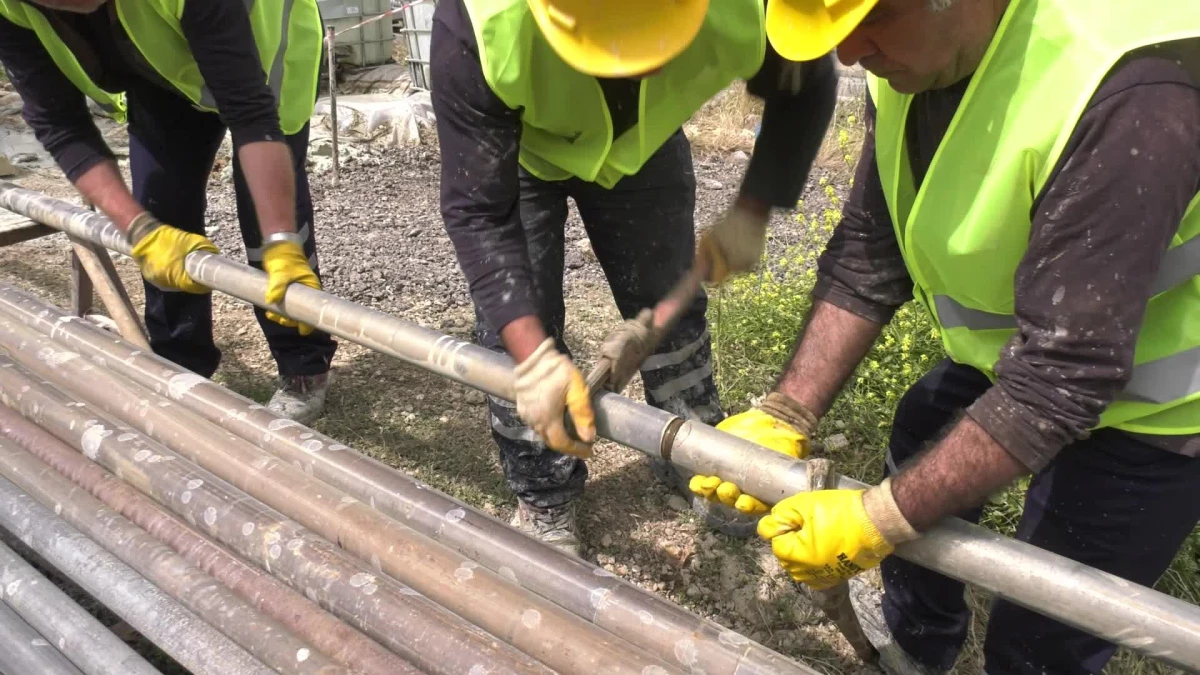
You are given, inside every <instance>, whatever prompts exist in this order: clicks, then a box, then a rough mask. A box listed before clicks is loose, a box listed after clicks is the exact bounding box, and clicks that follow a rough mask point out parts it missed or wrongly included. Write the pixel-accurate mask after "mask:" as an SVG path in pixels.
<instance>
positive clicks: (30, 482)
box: [0, 407, 350, 675]
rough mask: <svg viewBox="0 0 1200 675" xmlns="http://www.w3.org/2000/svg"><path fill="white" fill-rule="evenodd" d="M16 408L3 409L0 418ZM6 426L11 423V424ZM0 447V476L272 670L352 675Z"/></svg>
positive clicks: (116, 517) (46, 471)
mask: <svg viewBox="0 0 1200 675" xmlns="http://www.w3.org/2000/svg"><path fill="white" fill-rule="evenodd" d="M6 415H11V416H17V417H19V416H18V415H16V413H15V412H13V411H12V410H11V409H9V408H6V407H0V417H3V416H6ZM10 429H11V427H10ZM9 440H10V441H13V443H12V444H11V445H9V444H0V474H3V475H4V477H5V478H7V479H8V480H9V481H10V482H12V483H13V484H14V485H16V486H17V487H18V488H20V489H21V490H22V491H24V492H25V493H26V494H28V495H29V496H31V497H33V498H34V499H36V500H37V501H38V502H40V503H41V504H42V506H46V507H48V508H53V509H54V510H55V512H56V513H57V514H58V515H59V516H60V517H61V518H62V519H63V520H65V521H66V522H67V523H68V524H70V525H71V526H72V527H74V528H75V529H77V530H79V531H80V532H82V533H83V534H84V535H86V536H87V537H88V538H89V539H91V540H92V541H95V542H96V543H98V544H100V545H101V546H103V547H104V548H106V549H108V551H109V552H111V553H112V554H113V555H115V556H116V557H117V558H119V559H120V560H122V561H123V562H124V563H125V564H126V565H129V566H130V567H131V568H133V569H134V570H135V571H137V572H138V574H141V575H142V576H143V577H145V578H146V580H147V581H150V582H151V583H153V584H154V585H155V586H158V587H159V588H160V589H162V590H163V591H165V592H166V593H167V594H169V595H170V596H171V597H173V598H175V599H177V600H179V601H180V602H181V603H182V604H183V606H184V607H187V608H188V609H190V610H192V612H194V613H195V614H196V615H197V616H199V617H200V618H201V619H203V620H204V621H206V622H207V623H208V624H209V625H211V626H213V627H214V628H216V629H217V630H219V631H221V633H223V634H224V635H225V636H226V637H228V638H229V639H230V640H232V641H233V642H235V643H237V644H238V645H239V646H241V647H242V648H243V649H245V650H246V651H247V652H249V653H250V654H252V655H253V656H254V657H255V658H257V659H258V660H260V661H262V662H263V664H265V665H267V666H269V667H270V668H271V669H272V670H274V671H276V672H281V673H284V672H286V673H295V674H296V675H350V671H349V670H347V669H346V668H342V667H340V666H338V665H335V664H334V663H333V662H332V661H331V660H330V659H329V657H327V656H325V655H324V654H322V653H321V652H320V651H317V650H315V649H313V648H312V646H311V645H309V644H307V643H306V642H304V641H302V640H300V639H299V638H297V637H296V636H295V635H292V634H291V632H289V631H288V630H287V629H286V628H284V627H283V626H282V625H280V624H279V622H277V621H275V620H274V619H273V618H269V617H266V616H263V615H262V614H260V613H259V612H258V610H256V609H255V608H253V607H252V606H250V604H249V603H247V602H246V601H245V600H243V599H242V598H240V597H239V596H238V595H237V594H235V593H234V592H233V591H231V590H230V589H228V588H226V587H225V586H223V585H221V584H220V583H219V582H218V581H216V580H215V579H213V578H212V577H210V576H208V575H207V574H205V573H204V571H202V570H200V569H199V568H197V567H195V566H194V565H192V564H191V563H189V562H187V561H186V560H184V559H183V558H182V557H180V556H179V555H178V554H177V553H175V552H174V551H172V550H171V549H170V548H168V547H167V546H166V544H163V543H162V542H160V541H159V540H157V539H155V538H154V537H153V536H151V535H150V534H148V533H146V532H145V531H144V530H142V529H141V528H140V527H138V526H137V525H135V524H133V523H131V522H129V521H128V520H127V519H125V517H124V516H122V515H120V514H119V513H117V512H115V511H113V510H112V509H110V508H108V507H107V506H105V505H104V504H102V503H100V502H99V501H98V500H97V499H96V498H94V497H92V496H91V495H90V494H88V493H87V492H84V491H81V490H78V489H76V486H75V485H74V484H73V483H71V481H69V480H67V479H66V478H64V477H63V476H61V475H59V473H58V472H57V471H55V470H54V469H52V468H50V467H49V466H46V464H45V463H43V462H42V461H41V460H39V459H37V458H36V457H34V456H33V455H31V454H29V453H28V452H26V451H25V450H22V449H20V448H19V447H18V445H19V443H18V441H17V439H14V438H12V437H11V436H10V437H9Z"/></svg>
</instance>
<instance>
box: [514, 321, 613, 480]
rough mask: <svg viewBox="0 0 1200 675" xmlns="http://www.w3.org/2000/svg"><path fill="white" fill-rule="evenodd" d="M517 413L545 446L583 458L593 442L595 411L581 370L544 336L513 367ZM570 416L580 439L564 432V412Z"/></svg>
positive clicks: (552, 340)
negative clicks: (525, 357) (524, 357)
mask: <svg viewBox="0 0 1200 675" xmlns="http://www.w3.org/2000/svg"><path fill="white" fill-rule="evenodd" d="M514 372H515V373H516V376H517V381H516V382H515V384H514V388H515V389H516V395H517V415H519V416H520V418H521V420H522V421H523V422H525V424H528V425H529V426H530V428H532V429H533V430H534V431H535V432H537V435H538V436H541V437H542V440H543V441H545V443H546V445H547V447H549V448H550V449H551V450H555V451H557V452H561V453H564V454H568V455H574V456H576V457H582V458H584V459H586V458H588V457H591V456H592V443H594V442H595V441H596V413H595V412H594V411H593V410H592V400H591V396H590V395H589V392H588V387H587V382H585V381H584V379H583V373H580V372H579V369H578V368H576V367H575V364H574V363H572V362H571V359H569V358H567V355H566V354H563V353H562V352H560V351H558V349H557V348H556V347H555V346H554V338H546V339H545V340H544V341H543V342H542V344H540V345H538V348H537V349H536V350H534V352H533V354H530V355H529V358H527V359H525V360H524V361H522V362H521V363H519V364H517V367H516V368H515V369H514ZM567 413H569V414H570V415H571V421H572V422H573V423H574V425H575V432H576V434H578V436H579V439H580V440H575V439H573V438H571V437H570V436H568V435H567V428H566V424H565V423H564V414H567Z"/></svg>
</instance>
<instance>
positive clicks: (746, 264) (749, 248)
mask: <svg viewBox="0 0 1200 675" xmlns="http://www.w3.org/2000/svg"><path fill="white" fill-rule="evenodd" d="M768 219H769V215H768V214H758V213H754V212H752V211H750V210H749V209H746V208H744V207H741V206H738V205H737V204H734V206H733V207H732V208H730V209H729V210H728V211H726V212H725V215H724V216H723V217H722V218H721V219H720V220H718V221H717V222H716V224H715V225H713V226H712V227H711V228H709V229H708V230H707V231H706V232H705V233H704V234H703V235H701V237H700V244H699V246H697V248H696V264H697V265H700V266H701V267H700V269H704V270H708V276H707V279H706V281H708V282H709V283H713V284H717V285H720V284H722V283H724V282H725V279H727V278H728V277H730V276H732V275H736V274H741V273H743V272H750V271H752V270H754V269H755V268H756V267H758V261H759V260H761V259H762V256H763V253H764V252H765V251H766V249H767V220H768Z"/></svg>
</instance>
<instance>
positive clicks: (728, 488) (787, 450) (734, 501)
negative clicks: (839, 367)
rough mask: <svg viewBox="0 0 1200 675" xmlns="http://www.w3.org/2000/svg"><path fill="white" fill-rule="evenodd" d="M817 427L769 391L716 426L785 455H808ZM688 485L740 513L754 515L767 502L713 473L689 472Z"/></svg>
mask: <svg viewBox="0 0 1200 675" xmlns="http://www.w3.org/2000/svg"><path fill="white" fill-rule="evenodd" d="M816 427H817V418H816V416H815V415H813V414H812V413H811V412H809V411H808V409H807V408H805V407H804V406H803V405H801V404H799V403H797V402H796V401H793V400H791V399H789V398H788V397H786V396H784V395H783V394H780V393H778V392H771V393H770V394H768V395H767V398H766V400H765V401H763V402H762V404H761V405H759V407H757V408H751V409H750V410H747V411H746V412H744V413H741V414H739V415H734V416H732V417H727V418H726V419H725V421H723V422H721V423H720V424H718V425H717V429H718V430H720V431H725V432H728V433H731V434H733V435H734V436H737V437H738V438H742V439H745V440H747V441H750V442H751V443H757V444H758V445H761V446H763V447H766V448H770V449H771V450H774V451H775V452H778V453H780V454H783V455H787V456H788V457H794V458H796V459H804V458H805V457H807V456H808V453H809V450H810V446H809V438H810V437H811V436H812V434H813V432H814V431H815V430H816ZM688 487H689V488H690V489H691V491H692V492H694V493H696V494H698V495H700V496H702V497H704V498H706V499H708V500H709V501H718V502H720V503H722V504H724V505H726V506H730V507H733V508H735V509H737V510H738V511H741V512H742V513H747V514H750V515H756V514H760V513H766V512H767V505H766V504H764V503H762V502H761V501H759V500H758V499H755V498H754V497H751V496H750V495H747V494H742V491H741V489H739V488H738V486H737V485H734V484H733V483H730V482H729V481H724V480H721V479H720V478H718V477H717V476H702V475H695V476H692V479H691V481H690V482H689V483H688Z"/></svg>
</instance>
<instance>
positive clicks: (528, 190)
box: [475, 132, 724, 507]
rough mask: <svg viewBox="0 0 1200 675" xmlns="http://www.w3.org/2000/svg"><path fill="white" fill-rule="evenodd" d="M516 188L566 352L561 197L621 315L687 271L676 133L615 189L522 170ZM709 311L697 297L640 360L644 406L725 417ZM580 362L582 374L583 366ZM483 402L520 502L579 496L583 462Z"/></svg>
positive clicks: (540, 287) (688, 224)
mask: <svg viewBox="0 0 1200 675" xmlns="http://www.w3.org/2000/svg"><path fill="white" fill-rule="evenodd" d="M520 186H521V200H520V212H521V222H522V225H523V227H524V230H525V239H526V242H527V246H528V250H529V261H530V264H531V265H532V266H533V279H534V284H535V286H536V291H537V297H538V299H539V309H540V316H541V320H542V325H543V326H545V327H546V330H547V331H548V332H549V333H550V335H551V336H553V337H554V340H555V342H556V343H557V345H558V349H559V350H560V351H562V352H563V353H565V354H570V351H569V350H568V348H567V345H566V343H565V342H564V341H563V324H564V322H565V317H566V309H565V306H564V304H563V265H564V256H565V250H564V249H565V239H564V230H565V227H566V221H567V198H568V197H570V198H571V199H573V200H575V204H576V206H577V207H578V209H579V214H580V216H581V217H582V219H583V225H584V229H585V230H586V231H587V235H588V239H589V240H590V241H591V244H592V249H593V250H594V251H595V253H596V259H597V261H598V262H599V263H600V267H601V268H602V269H603V270H604V274H605V277H606V278H607V279H608V285H609V288H610V289H611V291H612V294H613V299H614V300H615V301H616V303H617V309H618V310H619V311H620V312H621V316H623V317H625V318H632V317H634V316H636V315H637V313H638V312H639V311H640V310H642V309H645V308H648V307H652V306H653V305H654V304H655V303H656V302H658V300H660V299H661V298H662V297H663V296H664V295H666V293H667V292H668V291H669V290H670V289H671V287H672V286H674V284H675V282H677V281H678V280H679V279H680V278H681V277H682V276H683V274H684V273H685V272H686V271H687V270H688V269H689V268H690V267H691V264H692V259H693V257H694V256H695V246H696V235H695V230H694V212H695V205H696V177H695V174H694V172H693V169H692V153H691V146H690V144H689V143H688V141H687V138H686V137H685V136H684V135H683V133H682V132H677V133H676V134H675V135H674V136H672V137H671V138H670V139H669V140H668V141H667V142H666V143H665V144H663V146H662V147H661V148H659V150H658V151H657V152H656V153H654V155H653V156H652V157H651V158H650V159H649V160H647V162H646V164H645V165H644V166H643V167H642V169H641V171H639V172H638V173H637V174H635V175H632V176H626V177H625V178H622V179H621V181H620V182H618V183H617V184H616V185H615V186H613V188H612V189H605V188H602V187H600V186H599V185H597V184H595V183H589V182H587V181H583V180H578V179H574V178H572V179H568V180H564V181H544V180H541V179H538V178H536V177H534V176H532V175H530V174H529V173H528V172H526V171H525V170H524V169H522V170H521V173H520ZM706 308H707V299H706V297H705V296H704V294H703V293H701V294H700V295H699V296H698V297H697V299H696V301H695V302H694V303H693V304H692V306H691V308H690V309H689V310H688V311H687V313H686V314H685V315H684V316H683V317H682V318H681V319H680V320H679V322H678V324H677V325H676V327H675V329H674V330H673V331H672V332H671V334H670V335H668V336H666V337H665V338H664V339H663V340H662V342H661V343H660V344H659V346H658V349H657V350H656V351H655V352H654V354H653V355H651V356H650V357H649V358H647V359H646V361H645V362H644V363H643V364H642V369H641V375H642V381H643V383H644V384H645V389H646V399H647V401H648V402H649V403H650V405H653V406H655V407H657V408H660V409H662V410H666V411H669V412H671V413H673V414H675V415H678V416H680V417H683V418H686V419H697V420H700V421H702V422H704V423H706V424H716V423H718V422H720V421H721V420H722V419H724V413H723V412H722V410H721V406H720V402H719V400H718V397H717V388H716V385H715V384H714V382H713V372H712V347H711V344H710V341H709V334H708V326H707V322H706V319H705V310H706ZM475 314H476V326H475V329H476V339H477V341H478V342H479V344H481V345H483V346H484V347H487V348H489V349H492V350H495V351H498V352H502V353H503V352H504V351H505V350H504V346H503V343H502V342H501V340H500V334H499V331H498V330H497V329H496V328H494V327H492V326H490V325H488V322H487V321H486V319H484V317H483V315H482V313H481V312H479V311H478V308H476V313H475ZM578 365H579V367H580V369H581V370H583V371H584V373H585V374H586V372H587V370H588V368H589V366H588V364H578ZM488 407H489V412H490V416H491V427H492V437H493V438H494V439H495V440H496V444H497V445H498V446H499V447H500V460H501V464H502V465H503V467H504V475H505V477H506V479H507V480H508V484H509V486H510V488H511V489H512V491H513V492H514V493H515V494H516V495H517V496H518V498H520V499H521V500H522V501H524V502H525V503H528V504H532V505H534V506H538V507H549V506H558V505H562V504H566V503H568V502H570V501H571V500H573V499H575V498H576V497H578V496H579V495H580V493H582V491H583V485H584V482H585V481H586V479H587V464H586V463H585V462H584V461H583V460H580V459H577V458H575V457H571V456H569V455H564V454H560V453H558V452H555V451H553V450H549V449H548V448H547V447H546V446H545V445H544V444H543V443H542V442H541V440H540V439H539V437H538V436H537V434H536V433H534V431H533V430H532V429H530V428H529V427H527V426H526V425H525V424H524V423H523V422H522V421H521V419H520V418H519V417H518V416H517V411H516V407H515V406H514V405H513V404H511V403H509V402H507V401H502V400H500V399H497V398H490V401H489V406H488ZM669 468H670V467H659V469H660V470H661V471H667V470H669Z"/></svg>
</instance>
